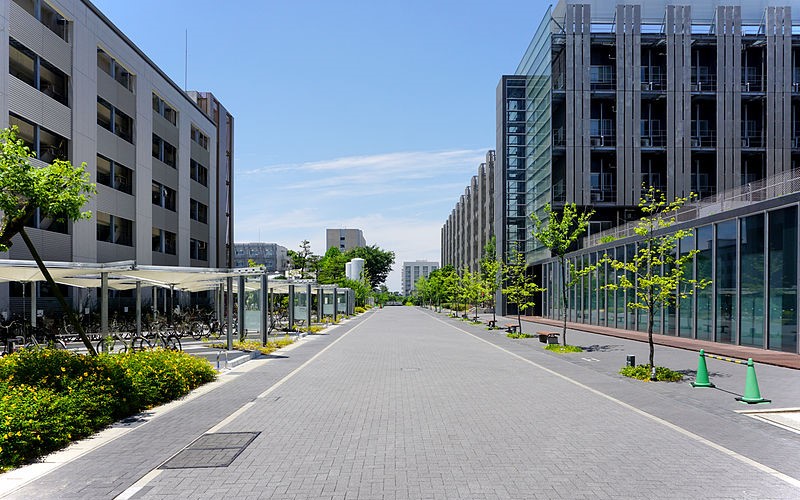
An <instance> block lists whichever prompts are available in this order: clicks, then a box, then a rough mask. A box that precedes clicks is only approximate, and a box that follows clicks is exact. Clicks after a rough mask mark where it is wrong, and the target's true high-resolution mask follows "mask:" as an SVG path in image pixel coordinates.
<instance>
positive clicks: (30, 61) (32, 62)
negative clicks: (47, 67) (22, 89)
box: [8, 38, 36, 87]
mask: <svg viewBox="0 0 800 500" xmlns="http://www.w3.org/2000/svg"><path fill="white" fill-rule="evenodd" d="M8 72H9V73H10V74H11V75H13V76H15V77H17V78H19V79H20V80H22V81H23V82H25V83H27V84H28V85H30V86H32V87H36V55H35V54H34V53H33V52H32V51H30V50H28V48H27V47H25V46H23V45H22V44H21V43H19V42H17V41H16V40H14V39H13V38H10V39H9V40H8Z"/></svg>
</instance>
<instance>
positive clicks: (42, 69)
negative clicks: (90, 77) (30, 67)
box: [39, 59, 68, 105]
mask: <svg viewBox="0 0 800 500" xmlns="http://www.w3.org/2000/svg"><path fill="white" fill-rule="evenodd" d="M67 78H68V77H67V75H66V74H64V73H63V72H62V71H61V70H60V69H58V68H56V67H55V66H53V65H52V64H50V63H49V62H47V61H44V60H41V59H40V61H39V90H41V91H42V93H44V95H46V96H48V97H52V98H53V99H55V100H56V101H58V102H60V103H61V104H64V105H68V100H67Z"/></svg>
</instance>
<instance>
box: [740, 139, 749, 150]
mask: <svg viewBox="0 0 800 500" xmlns="http://www.w3.org/2000/svg"><path fill="white" fill-rule="evenodd" d="M742 147H743V148H749V147H750V138H749V137H742Z"/></svg>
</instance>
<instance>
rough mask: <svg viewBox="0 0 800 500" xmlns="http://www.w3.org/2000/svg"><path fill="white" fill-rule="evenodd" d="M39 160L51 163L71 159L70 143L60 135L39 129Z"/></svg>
mask: <svg viewBox="0 0 800 500" xmlns="http://www.w3.org/2000/svg"><path fill="white" fill-rule="evenodd" d="M39 159H40V160H42V161H43V162H45V163H51V162H52V161H53V160H55V159H59V160H68V159H69V141H68V140H67V139H65V138H64V137H61V136H60V135H58V134H54V133H53V132H50V131H49V130H46V129H44V128H41V127H39Z"/></svg>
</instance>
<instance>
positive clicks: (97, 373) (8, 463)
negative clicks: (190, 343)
mask: <svg viewBox="0 0 800 500" xmlns="http://www.w3.org/2000/svg"><path fill="white" fill-rule="evenodd" d="M215 377H216V372H215V371H214V369H213V368H212V367H211V365H210V364H209V363H208V362H207V361H206V360H204V359H200V358H194V357H192V356H189V355H188V354H185V353H183V352H174V351H164V350H154V351H144V352H139V353H135V354H117V355H100V356H97V357H91V356H85V355H80V354H75V353H73V352H70V351H63V350H51V349H41V350H40V349H22V350H20V351H19V352H17V353H15V354H13V355H10V356H5V357H3V358H0V471H5V470H9V469H11V468H14V467H18V466H20V465H23V464H25V463H27V462H30V461H31V460H33V459H36V458H38V457H40V456H42V455H45V454H47V453H50V452H52V451H55V450H57V449H59V448H62V447H64V446H66V445H67V444H69V443H70V442H71V441H74V440H76V439H80V438H83V437H86V436H88V435H90V434H92V433H93V432H96V431H98V430H100V429H102V428H103V427H105V426H107V425H109V424H111V423H113V422H114V421H116V420H119V419H121V418H124V417H127V416H130V415H133V414H135V413H137V412H139V411H141V410H142V409H145V408H150V407H153V406H156V405H159V404H162V403H165V402H167V401H171V400H173V399H176V398H179V397H181V396H183V395H185V394H187V393H188V392H189V391H191V390H192V389H194V388H195V387H198V386H199V385H202V384H204V383H206V382H210V381H211V380H214V378H215Z"/></svg>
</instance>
